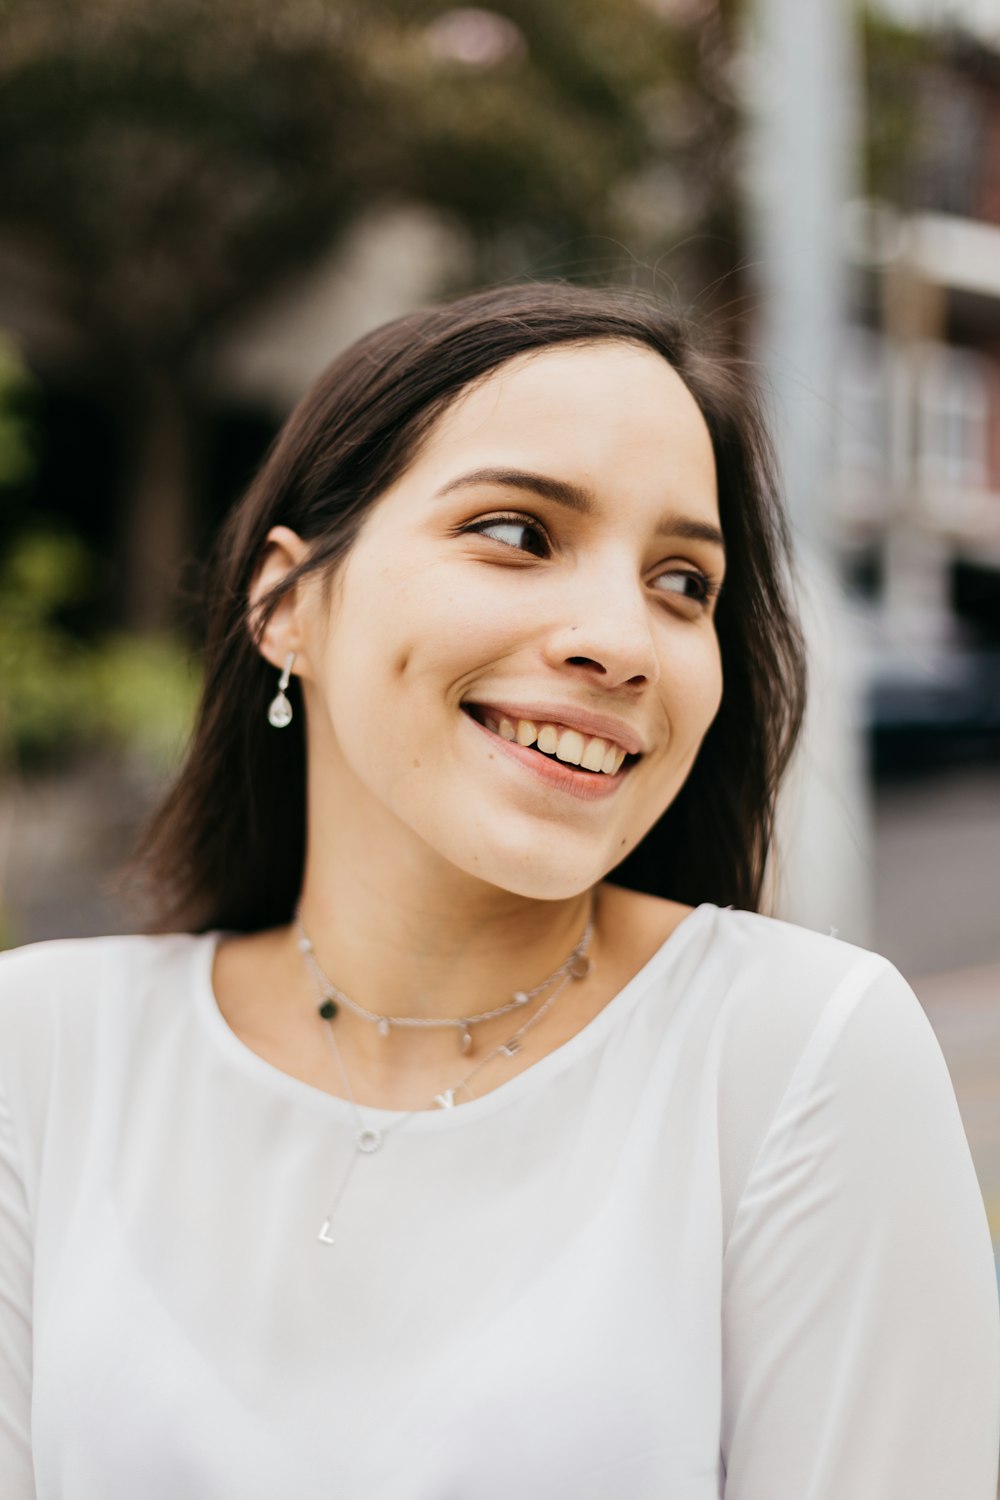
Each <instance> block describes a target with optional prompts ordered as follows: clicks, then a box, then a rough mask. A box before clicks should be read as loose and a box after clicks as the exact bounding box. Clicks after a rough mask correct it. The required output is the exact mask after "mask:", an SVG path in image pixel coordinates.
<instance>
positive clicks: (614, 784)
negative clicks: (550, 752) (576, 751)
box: [462, 713, 625, 802]
mask: <svg viewBox="0 0 1000 1500" xmlns="http://www.w3.org/2000/svg"><path fill="white" fill-rule="evenodd" d="M462 717H463V718H464V719H468V721H469V723H470V724H471V725H472V727H473V728H474V729H478V730H479V732H480V734H484V735H486V737H487V739H488V740H489V742H490V744H491V745H492V746H493V747H494V748H496V749H499V750H502V751H503V752H504V754H505V755H509V756H510V757H511V759H512V760H516V761H517V763H518V765H521V766H523V767H524V769H525V770H526V771H530V772H531V773H532V775H534V776H537V777H538V780H539V781H541V782H543V783H544V784H545V785H546V786H549V787H552V788H553V789H554V790H555V791H559V792H569V793H570V795H571V796H573V797H579V798H580V800H581V801H582V802H601V801H603V800H604V798H605V797H613V796H614V794H615V792H617V790H618V788H619V787H620V786H621V784H622V782H623V781H624V779H625V771H624V769H622V770H618V771H616V772H615V774H614V776H605V774H604V772H603V771H576V770H573V769H572V768H571V767H570V766H567V765H565V764H564V763H563V762H562V761H558V760H550V759H549V757H548V756H547V755H542V753H541V752H540V751H538V750H529V749H528V747H527V746H526V745H519V744H518V743H517V741H516V740H505V739H504V737H503V735H501V734H494V732H493V730H492V729H487V727H486V725H485V724H480V722H479V720H478V719H474V718H473V717H472V715H471V714H466V713H463V715H462Z"/></svg>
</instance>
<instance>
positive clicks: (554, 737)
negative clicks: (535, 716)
mask: <svg viewBox="0 0 1000 1500" xmlns="http://www.w3.org/2000/svg"><path fill="white" fill-rule="evenodd" d="M537 744H538V748H539V750H541V751H543V753H544V754H545V755H555V754H556V752H557V751H558V749H559V731H558V729H557V728H556V726H555V725H554V724H543V725H542V727H541V729H539V731H538V740H537Z"/></svg>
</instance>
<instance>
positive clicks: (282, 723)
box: [267, 651, 295, 729]
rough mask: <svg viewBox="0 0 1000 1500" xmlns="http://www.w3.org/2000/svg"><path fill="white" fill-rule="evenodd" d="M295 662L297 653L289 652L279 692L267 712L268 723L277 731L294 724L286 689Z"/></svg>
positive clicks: (280, 680)
mask: <svg viewBox="0 0 1000 1500" xmlns="http://www.w3.org/2000/svg"><path fill="white" fill-rule="evenodd" d="M294 661H295V652H294V651H289V653H288V655H287V656H286V657H285V666H284V670H283V671H282V673H281V677H280V678H279V680H278V691H277V693H276V695H275V696H274V697H273V698H272V699H271V702H270V706H269V707H268V710H267V722H268V723H269V724H272V725H273V726H274V728H275V729H284V728H286V727H287V725H289V724H290V723H291V722H292V705H291V704H290V703H289V701H288V699H287V698H286V697H285V689H286V687H287V686H288V679H289V678H290V677H291V675H292V664H293V663H294Z"/></svg>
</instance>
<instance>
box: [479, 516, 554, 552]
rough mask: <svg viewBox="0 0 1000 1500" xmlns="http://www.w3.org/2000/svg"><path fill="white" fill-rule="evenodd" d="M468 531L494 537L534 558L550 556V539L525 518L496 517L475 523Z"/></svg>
mask: <svg viewBox="0 0 1000 1500" xmlns="http://www.w3.org/2000/svg"><path fill="white" fill-rule="evenodd" d="M465 530H466V531H475V532H478V534H479V535H480V536H488V537H492V538H493V540H494V541H497V542H502V543H503V545H504V546H505V547H511V548H513V549H514V550H515V551H517V552H530V553H531V554H532V556H534V557H545V556H546V555H547V554H548V550H549V547H548V539H547V538H546V536H545V533H544V532H543V531H542V529H541V527H540V526H538V525H537V523H536V522H534V521H529V520H526V519H525V517H523V516H494V517H493V518H492V519H490V520H486V521H475V522H473V524H472V525H471V526H467V527H465Z"/></svg>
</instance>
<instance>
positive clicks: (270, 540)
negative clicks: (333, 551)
mask: <svg viewBox="0 0 1000 1500" xmlns="http://www.w3.org/2000/svg"><path fill="white" fill-rule="evenodd" d="M308 555H309V546H308V544H307V543H306V542H304V541H303V540H302V538H301V537H300V536H299V535H298V533H297V532H294V531H292V529H291V528H290V527H289V526H272V527H271V530H270V531H269V532H268V533H267V541H266V542H265V544H264V550H263V552H262V553H261V558H260V562H259V563H258V565H257V571H256V573H255V574H254V576H253V582H252V583H251V585H250V590H249V624H250V629H251V632H252V633H253V635H254V641H255V644H256V646H257V650H258V651H259V652H260V654H261V656H262V657H263V658H264V660H265V661H269V662H270V663H271V665H272V667H277V668H278V669H279V670H280V669H281V668H282V667H283V666H284V665H285V661H286V660H287V658H288V656H289V655H290V654H291V652H293V651H294V652H295V654H296V656H297V657H298V658H299V660H298V661H297V663H296V669H297V670H296V672H295V675H296V677H300V676H303V675H305V674H304V673H303V671H302V667H303V664H304V663H303V656H304V638H303V632H302V628H301V612H302V611H301V605H302V597H301V595H302V590H301V585H300V584H293V585H292V587H291V588H290V589H289V590H288V592H287V593H286V594H284V595H283V596H282V598H281V600H280V601H279V603H278V605H277V606H276V608H275V609H274V610H273V612H272V614H271V616H270V618H269V619H268V622H267V624H266V625H265V627H264V632H263V634H262V635H261V637H260V639H259V640H257V637H256V633H255V631H254V624H255V620H256V615H257V610H258V607H259V605H260V602H261V600H262V599H264V598H265V597H266V596H267V595H268V594H269V593H270V592H271V590H272V589H273V588H275V587H276V586H277V585H278V584H279V583H280V582H281V581H282V579H283V578H286V577H287V576H288V574H289V573H290V572H291V571H292V569H293V568H297V567H298V565H299V563H301V562H304V561H305V559H306V558H307V557H308Z"/></svg>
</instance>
